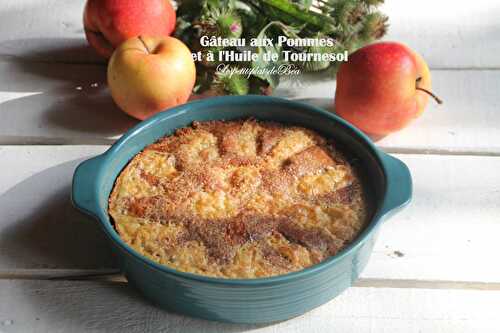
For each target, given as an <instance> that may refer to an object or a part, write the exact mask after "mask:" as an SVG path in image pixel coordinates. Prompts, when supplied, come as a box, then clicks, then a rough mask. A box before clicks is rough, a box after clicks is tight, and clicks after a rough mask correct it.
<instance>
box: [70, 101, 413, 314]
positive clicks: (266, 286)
mask: <svg viewBox="0 0 500 333" xmlns="http://www.w3.org/2000/svg"><path fill="white" fill-rule="evenodd" d="M247 117H254V118H256V119H260V120H272V121H277V122H282V123H288V124H294V125H300V126H303V127H307V128H310V129H313V130H315V131H317V132H319V133H320V134H322V135H323V136H325V137H327V138H333V139H334V140H335V142H336V143H337V144H339V145H341V147H342V150H343V151H344V152H346V153H347V154H348V156H349V158H351V160H353V161H354V163H355V165H356V167H357V168H358V169H359V170H360V172H361V178H362V179H363V182H364V183H365V186H366V187H367V188H368V191H367V192H370V198H369V201H370V202H371V203H372V209H371V211H372V213H371V219H370V222H369V223H368V225H367V226H366V228H365V229H364V230H363V232H362V233H361V234H360V235H359V236H358V237H357V238H356V239H355V240H354V241H353V242H352V243H351V244H350V245H348V246H347V247H346V248H345V249H344V250H342V251H341V252H340V253H338V254H337V255H335V256H333V257H331V258H329V259H327V260H325V261H324V262H322V263H320V264H318V265H315V266H312V267H310V268H307V269H304V270H302V271H299V272H294V273H290V274H286V275H282V276H277V277H271V278H262V279H251V280H250V279H247V280H245V279H242V280H236V279H235V280H229V279H219V278H210V277H205V276H199V275H194V274H190V273H184V272H180V271H176V270H174V269H171V268H169V267H166V266H163V265H160V264H157V263H155V262H153V261H151V260H149V259H147V258H145V257H143V256H142V255H140V254H139V253H137V252H136V251H134V250H133V249H132V248H130V247H129V246H128V245H127V244H125V243H124V242H123V241H122V240H121V239H120V237H119V236H118V234H117V233H116V231H115V229H114V227H113V225H112V221H111V220H110V217H109V215H108V212H107V209H108V197H109V194H110V192H111V190H112V187H113V184H114V181H115V179H116V178H117V176H118V175H119V173H120V172H121V170H122V169H123V168H124V167H125V165H126V164H127V163H128V162H129V161H130V160H131V159H132V158H133V157H134V156H135V155H136V154H137V153H139V152H140V151H141V150H142V149H143V148H144V147H145V146H147V145H149V144H151V143H153V142H155V141H156V140H157V139H159V138H161V137H162V136H165V135H168V134H171V133H173V132H174V131H175V130H176V129H178V128H181V127H185V126H188V125H190V124H191V123H192V122H193V121H195V120H197V121H207V120H222V119H224V120H230V119H238V118H247ZM411 195H412V181H411V175H410V172H409V170H408V168H407V167H406V165H405V164H404V163H403V162H401V161H399V160H398V159H396V158H394V157H391V156H389V155H387V154H385V153H384V152H382V151H380V150H379V149H377V148H376V147H375V146H374V145H373V144H372V142H371V141H370V139H369V138H367V137H366V136H365V135H364V134H363V133H361V132H360V131H359V130H357V129H356V128H354V127H353V126H351V125H350V124H348V123H347V122H345V121H344V120H342V119H340V118H339V117H337V116H335V115H334V114H332V113H330V112H326V111H324V110H321V109H319V108H316V107H314V106H311V105H308V104H303V103H298V102H294V101H289V100H285V99H280V98H274V97H264V96H241V97H232V96H231V97H219V98H213V99H207V100H202V101H197V102H192V103H188V104H185V105H182V106H179V107H176V108H174V109H170V110H168V111H166V112H163V113H160V114H158V115H156V116H154V117H152V118H150V119H148V120H146V121H144V122H142V123H140V124H138V125H137V126H135V127H134V128H132V129H131V130H130V131H128V132H127V133H126V134H125V135H124V136H123V137H122V138H121V139H120V140H119V141H118V142H116V143H115V144H114V145H113V146H112V147H111V148H110V149H109V150H108V151H107V152H106V153H104V154H102V155H100V156H97V157H95V158H92V159H90V160H87V161H85V162H83V163H82V164H80V165H79V166H78V168H77V169H76V171H75V174H74V177H73V190H72V200H73V203H74V205H75V206H76V207H77V208H79V209H80V210H82V211H84V212H85V213H87V214H89V215H91V216H93V217H94V218H96V219H97V220H98V221H99V225H100V226H101V228H102V230H103V231H104V233H105V234H106V235H107V237H108V239H109V240H110V242H111V244H112V249H113V251H114V252H115V253H116V255H117V257H118V259H119V265H120V268H121V269H122V271H123V273H124V274H125V275H126V277H127V279H128V281H129V283H131V284H132V285H134V286H135V287H136V288H137V289H139V290H140V291H141V292H142V293H143V294H144V295H145V296H146V297H147V298H149V299H150V300H152V301H153V302H155V303H156V304H158V305H159V306H161V307H163V308H165V309H168V310H172V311H175V312H179V313H183V314H187V315H190V316H195V317H200V318H204V319H209V320H218V321H226V322H233V323H266V322H274V321H281V320H286V319H289V318H292V317H295V316H298V315H301V314H303V313H305V312H307V311H309V310H311V309H313V308H315V307H317V306H319V305H321V304H324V303H326V302H328V301H330V300H331V299H332V298H334V297H335V296H337V295H339V294H340V293H341V292H342V291H344V290H345V289H346V288H348V287H350V286H351V285H352V284H353V282H354V281H355V280H356V279H357V278H358V276H359V274H360V273H361V271H362V270H363V268H364V267H365V265H366V263H367V261H368V259H369V257H370V254H371V252H372V248H373V245H374V242H375V238H376V235H377V232H378V230H379V227H380V225H381V223H382V221H383V220H384V219H386V218H387V217H388V216H389V215H391V214H392V213H394V212H396V211H397V210H399V209H400V208H402V207H403V206H405V205H406V204H407V203H408V202H409V201H410V199H411ZM90 242H91V240H89V243H90Z"/></svg>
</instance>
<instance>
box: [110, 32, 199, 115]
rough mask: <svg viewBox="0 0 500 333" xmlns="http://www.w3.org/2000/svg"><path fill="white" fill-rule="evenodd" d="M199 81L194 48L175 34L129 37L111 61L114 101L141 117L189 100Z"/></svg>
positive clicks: (131, 113) (111, 87)
mask: <svg viewBox="0 0 500 333" xmlns="http://www.w3.org/2000/svg"><path fill="white" fill-rule="evenodd" d="M195 81H196V67H195V64H194V61H193V57H192V55H191V51H190V50H189V49H188V48H187V46H186V45H184V43H182V42H181V41H180V40H178V39H176V38H173V37H143V36H139V37H136V38H132V39H129V40H127V41H126V42H125V43H123V44H121V45H120V46H119V47H118V48H117V49H116V50H115V52H114V53H113V56H112V57H111V59H110V61H109V65H108V85H109V88H110V90H111V95H112V96H113V99H114V101H115V102H116V104H117V105H118V106H119V107H120V108H121V109H122V110H123V111H125V112H126V113H128V114H129V115H131V116H133V117H135V118H137V119H141V120H143V119H146V118H148V117H150V116H152V115H153V114H155V113H157V112H160V111H163V110H165V109H168V108H171V107H174V106H177V105H179V104H183V103H186V101H187V100H188V98H189V96H190V95H191V92H192V90H193V87H194V84H195Z"/></svg>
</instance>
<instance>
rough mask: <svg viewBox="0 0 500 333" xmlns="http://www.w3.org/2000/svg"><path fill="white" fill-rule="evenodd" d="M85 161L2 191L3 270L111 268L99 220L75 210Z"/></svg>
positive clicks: (0, 244) (0, 261) (0, 255)
mask: <svg viewBox="0 0 500 333" xmlns="http://www.w3.org/2000/svg"><path fill="white" fill-rule="evenodd" d="M82 160H83V159H79V160H74V161H70V162H66V163H63V164H60V165H57V166H55V167H52V168H49V169H46V170H44V171H42V172H40V173H37V174H35V175H33V176H31V177H29V178H27V179H26V180H24V181H23V182H21V183H19V184H17V185H15V186H14V187H12V188H11V189H9V190H8V191H6V192H5V193H3V194H1V195H0V212H2V221H1V223H2V227H1V228H0V249H1V251H0V264H1V265H2V266H3V267H2V268H7V270H9V269H10V268H14V269H23V268H26V269H31V268H64V269H72V268H74V269H82V268H92V269H96V268H112V267H115V262H114V259H113V257H112V255H111V250H110V248H109V246H108V243H107V241H106V239H105V236H104V234H103V233H102V232H101V230H99V227H98V224H97V223H96V222H95V221H94V220H92V219H90V218H88V217H86V216H85V215H83V214H81V213H80V212H78V211H77V210H76V209H75V208H73V206H72V204H71V200H70V192H71V180H72V174H73V170H74V169H75V168H76V166H77V165H78V164H79V162H81V161H82Z"/></svg>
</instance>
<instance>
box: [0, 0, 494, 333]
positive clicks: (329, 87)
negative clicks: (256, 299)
mask: <svg viewBox="0 0 500 333" xmlns="http://www.w3.org/2000/svg"><path fill="white" fill-rule="evenodd" d="M83 4H84V3H83V0H66V1H63V0H46V1H38V0H2V3H1V7H0V165H1V172H0V332H2V333H3V332H87V331H92V332H159V331H168V332H246V331H251V332H333V331H335V332H409V333H411V332H488V333H489V332H500V326H499V324H500V319H499V318H500V257H499V253H500V241H499V239H500V98H499V93H500V71H499V69H500V57H499V56H498V54H500V37H498V36H499V35H498V33H499V31H500V3H497V2H493V1H490V0H476V1H468V2H465V1H464V2H457V1H452V0H447V1H444V0H442V1H435V0H420V1H400V0H399V1H398V0H387V4H386V5H385V7H384V10H385V12H386V13H387V14H388V15H389V16H390V18H391V24H392V27H391V30H390V34H389V36H388V37H387V39H390V40H399V41H403V42H405V43H407V44H408V45H409V46H411V47H413V48H414V49H416V50H418V51H419V52H420V53H421V54H422V55H423V56H424V57H425V58H426V59H427V60H428V62H429V64H430V66H431V67H432V69H433V79H434V90H435V92H436V93H438V94H439V95H440V96H441V97H442V98H443V99H444V100H445V105H444V106H442V107H437V106H435V105H433V104H432V103H431V106H430V107H429V108H428V110H427V112H426V113H425V114H424V115H423V117H422V118H421V119H419V120H418V121H417V122H415V123H414V124H413V125H411V127H409V128H408V129H406V130H404V131H402V132H400V133H397V134H394V135H391V136H390V137H387V138H386V139H384V140H382V141H380V142H378V145H379V146H380V147H382V148H383V149H384V150H386V151H388V152H390V153H394V154H396V156H397V157H398V158H400V159H402V160H403V161H405V162H406V163H407V164H408V165H409V167H410V168H411V170H412V173H413V177H414V183H415V193H414V201H413V203H412V204H411V206H410V207H408V208H407V209H406V210H405V211H404V212H402V213H401V214H400V215H397V216H396V217H394V218H392V219H391V220H390V221H388V222H387V223H385V224H384V226H383V230H382V231H381V233H380V238H379V240H378V243H377V245H376V248H375V252H374V253H373V256H372V258H371V260H370V263H369V265H368V267H367V269H366V270H365V271H364V272H363V274H362V278H361V279H360V280H359V282H358V283H357V284H356V286H354V287H352V288H350V289H349V290H348V291H347V292H346V293H344V294H342V295H341V296H340V297H338V298H337V299H335V300H333V301H331V302H330V303H328V304H327V305H324V306H322V307H320V308H318V309H316V310H314V311H312V312H310V313H308V314H306V315H304V316H302V317H300V318H296V319H293V320H290V321H288V322H284V323H280V324H276V325H271V326H239V325H226V324H220V323H212V322H205V321H201V320H197V319H192V318H188V317H183V316H179V315H175V314H171V313H168V312H165V311H162V310H159V309H157V308H155V307H154V306H152V305H150V304H149V303H148V302H146V301H145V300H143V299H142V298H141V297H140V296H139V295H138V294H137V293H136V292H135V291H134V290H133V289H131V288H130V287H129V286H128V285H127V284H126V282H125V281H124V279H123V278H121V277H120V276H115V277H113V278H102V277H100V278H98V277H96V276H95V275H102V274H105V273H114V272H116V266H115V263H114V262H113V258H112V257H111V256H110V252H109V248H108V246H107V244H106V242H105V240H104V237H103V236H102V235H101V233H100V232H99V230H98V229H97V226H96V224H95V223H94V222H93V221H92V220H90V219H89V218H87V217H85V216H83V215H82V214H80V213H78V212H77V211H76V210H75V209H73V208H72V207H71V204H70V201H69V193H70V186H71V185H70V184H71V177H72V172H73V170H74V168H75V166H76V165H77V164H78V163H79V161H81V160H83V159H85V158H87V157H89V156H92V155H96V154H99V153H101V152H103V151H104V150H106V149H107V147H108V146H109V144H111V143H112V142H113V141H114V140H115V139H116V138H117V137H118V136H119V135H120V134H121V133H123V131H124V130H125V129H127V128H128V127H129V126H131V125H132V124H134V121H132V120H131V119H130V118H128V117H126V116H124V115H123V114H122V113H121V112H120V111H119V110H118V109H117V108H116V107H115V106H114V105H113V102H112V101H111V98H110V96H109V94H108V92H107V90H106V87H105V67H104V66H103V64H102V63H100V61H99V59H97V58H96V57H95V56H94V55H93V54H92V52H91V51H90V50H89V49H88V48H87V46H86V42H85V40H84V37H83V29H82V24H81V16H82V10H83ZM334 87H335V83H334V82H333V81H331V80H326V79H324V80H319V81H315V82H308V83H307V84H304V85H303V86H301V87H296V86H295V87H283V88H281V89H280V91H279V92H278V94H279V95H282V96H288V97H293V98H309V99H313V100H312V102H314V103H318V104H324V103H325V101H327V100H325V99H328V100H330V99H331V98H332V96H333V93H334Z"/></svg>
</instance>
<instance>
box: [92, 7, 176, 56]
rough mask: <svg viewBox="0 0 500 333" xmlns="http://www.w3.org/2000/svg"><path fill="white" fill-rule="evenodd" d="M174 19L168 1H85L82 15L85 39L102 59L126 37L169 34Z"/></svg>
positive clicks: (173, 24) (173, 27)
mask: <svg viewBox="0 0 500 333" xmlns="http://www.w3.org/2000/svg"><path fill="white" fill-rule="evenodd" d="M175 20H176V15H175V10H174V8H173V7H172V4H171V3H170V0H88V1H87V4H86V6H85V11H84V14H83V25H84V27H85V35H86V36H87V40H88V42H89V44H90V45H92V47H93V48H94V49H95V50H96V51H97V53H99V54H100V55H101V56H103V57H105V58H109V57H110V56H111V54H112V53H113V50H114V49H115V47H117V46H118V45H120V44H121V43H122V42H124V41H125V40H127V39H129V38H132V37H137V36H139V35H149V36H164V37H166V36H170V35H171V34H172V32H173V31H174V29H175Z"/></svg>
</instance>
